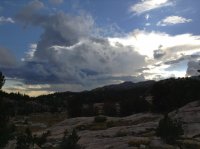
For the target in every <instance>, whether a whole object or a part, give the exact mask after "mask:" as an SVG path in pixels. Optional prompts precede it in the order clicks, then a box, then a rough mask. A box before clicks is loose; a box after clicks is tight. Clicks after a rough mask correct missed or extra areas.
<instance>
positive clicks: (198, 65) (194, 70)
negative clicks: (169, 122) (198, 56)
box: [187, 61, 200, 76]
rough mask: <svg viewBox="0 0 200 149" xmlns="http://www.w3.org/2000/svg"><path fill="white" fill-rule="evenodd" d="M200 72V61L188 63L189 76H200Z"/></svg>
mask: <svg viewBox="0 0 200 149" xmlns="http://www.w3.org/2000/svg"><path fill="white" fill-rule="evenodd" d="M198 70H200V61H189V62H188V68H187V76H198V75H200V74H199V72H198Z"/></svg>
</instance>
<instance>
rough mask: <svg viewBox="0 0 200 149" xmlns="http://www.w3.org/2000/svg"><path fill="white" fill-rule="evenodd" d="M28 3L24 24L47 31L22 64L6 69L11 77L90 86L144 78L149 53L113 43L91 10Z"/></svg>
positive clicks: (22, 15) (20, 18) (21, 16)
mask: <svg viewBox="0 0 200 149" xmlns="http://www.w3.org/2000/svg"><path fill="white" fill-rule="evenodd" d="M27 7H28V8H29V10H28V8H27ZM27 7H26V8H24V9H23V10H21V11H20V12H19V14H18V15H17V16H16V19H17V20H18V21H19V22H21V23H22V24H24V25H27V24H28V25H32V26H38V27H41V28H42V29H43V33H42V35H41V36H40V40H39V41H38V43H36V44H34V47H33V48H32V49H31V51H29V52H27V54H26V56H25V57H24V58H23V61H22V63H21V65H20V66H19V67H17V68H15V69H12V70H10V69H9V70H8V69H7V70H5V71H6V72H7V75H8V77H14V75H15V77H17V78H19V79H23V81H24V83H26V84H51V85H53V84H63V83H65V84H79V85H82V86H87V87H88V86H94V87H95V86H99V85H103V84H108V83H113V82H116V81H127V80H131V81H135V82H137V81H141V80H144V77H143V76H141V75H138V73H136V72H137V71H136V70H138V69H139V68H142V67H143V66H144V65H145V56H142V55H140V54H139V53H138V52H136V51H135V50H134V49H133V48H132V47H129V46H123V45H121V44H115V45H111V43H110V42H109V40H108V39H107V38H106V37H103V36H101V35H100V34H98V30H99V28H98V27H97V26H96V24H95V22H94V20H93V18H92V16H90V15H89V14H80V15H70V14H66V13H64V12H57V13H55V14H49V15H47V14H46V15H45V14H40V13H38V12H36V10H38V9H41V8H42V7H43V4H42V3H41V2H39V1H37V0H35V1H34V2H32V3H30V4H29V5H28V6H27ZM27 11H28V13H27ZM19 70H20V71H19ZM8 72H10V73H8ZM11 72H12V73H11Z"/></svg>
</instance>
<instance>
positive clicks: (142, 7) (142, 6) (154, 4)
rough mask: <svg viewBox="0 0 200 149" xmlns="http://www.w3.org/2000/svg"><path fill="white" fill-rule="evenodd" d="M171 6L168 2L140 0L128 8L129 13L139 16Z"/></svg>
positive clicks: (164, 0)
mask: <svg viewBox="0 0 200 149" xmlns="http://www.w3.org/2000/svg"><path fill="white" fill-rule="evenodd" d="M170 5H172V2H170V0H142V1H141V2H139V3H136V4H134V5H132V6H131V7H130V11H131V12H133V13H134V14H137V15H140V14H142V13H145V12H149V11H152V10H154V9H158V8H161V7H166V6H170Z"/></svg>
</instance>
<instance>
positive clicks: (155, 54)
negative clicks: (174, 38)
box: [153, 45, 165, 59]
mask: <svg viewBox="0 0 200 149" xmlns="http://www.w3.org/2000/svg"><path fill="white" fill-rule="evenodd" d="M164 55H165V52H164V51H163V50H162V46H161V45H160V46H159V49H158V50H154V51H153V57H154V59H159V58H161V57H163V56H164Z"/></svg>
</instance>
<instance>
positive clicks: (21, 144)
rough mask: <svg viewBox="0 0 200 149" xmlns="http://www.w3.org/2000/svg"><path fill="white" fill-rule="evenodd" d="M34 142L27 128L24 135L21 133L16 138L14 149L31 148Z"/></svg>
mask: <svg viewBox="0 0 200 149" xmlns="http://www.w3.org/2000/svg"><path fill="white" fill-rule="evenodd" d="M33 144H34V140H33V136H32V132H31V130H30V129H29V128H27V129H26V130H25V133H21V134H19V135H18V137H17V146H16V149H29V148H30V147H31V146H33Z"/></svg>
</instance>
